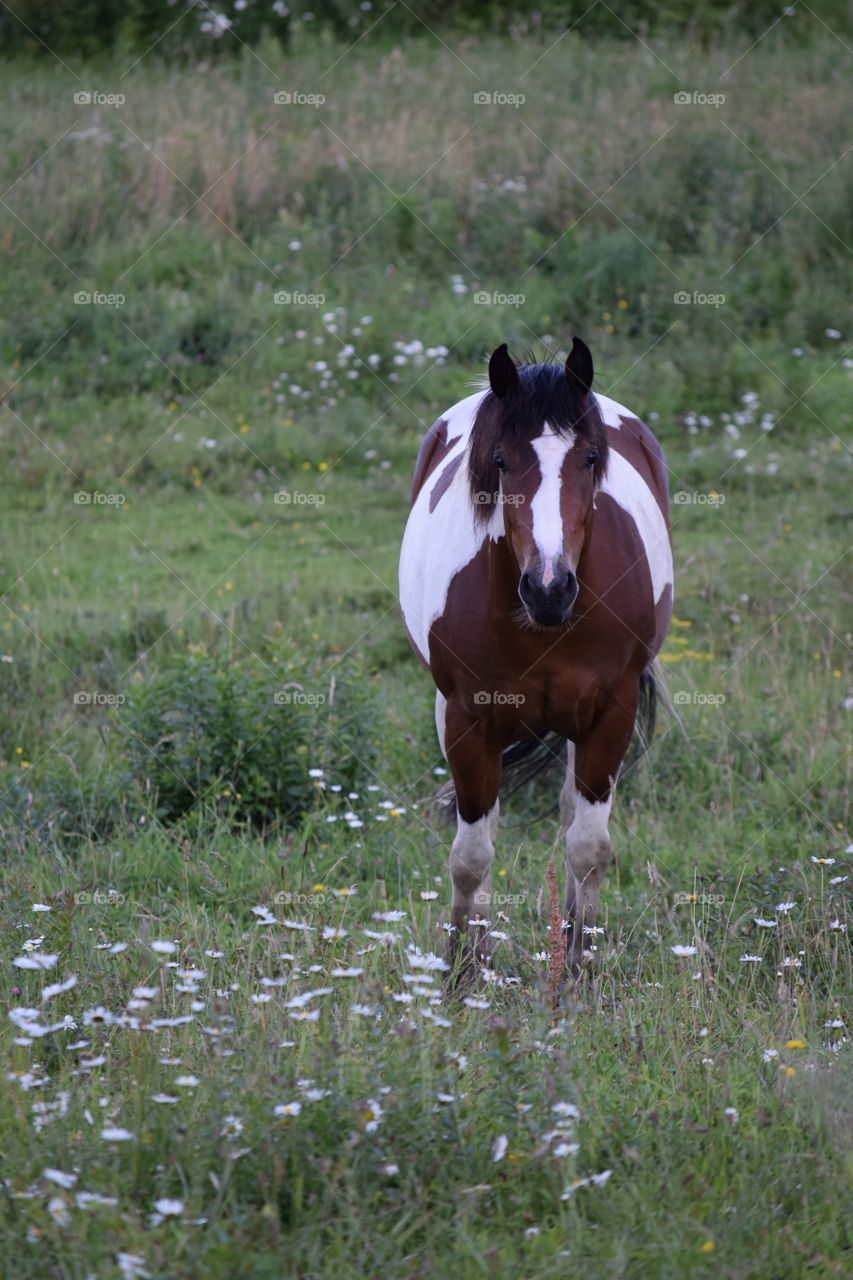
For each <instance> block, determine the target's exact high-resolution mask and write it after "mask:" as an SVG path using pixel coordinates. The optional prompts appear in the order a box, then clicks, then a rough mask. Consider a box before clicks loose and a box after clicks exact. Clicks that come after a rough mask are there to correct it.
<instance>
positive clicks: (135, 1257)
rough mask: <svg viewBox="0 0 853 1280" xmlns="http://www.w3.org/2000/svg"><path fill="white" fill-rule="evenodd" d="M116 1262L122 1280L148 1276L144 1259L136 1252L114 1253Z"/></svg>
mask: <svg viewBox="0 0 853 1280" xmlns="http://www.w3.org/2000/svg"><path fill="white" fill-rule="evenodd" d="M116 1263H117V1265H118V1269H119V1271H120V1272H121V1277H122V1280H146V1277H147V1276H148V1272H147V1271H146V1270H145V1259H144V1258H140V1256H139V1254H138V1253H119V1254H117V1255H116Z"/></svg>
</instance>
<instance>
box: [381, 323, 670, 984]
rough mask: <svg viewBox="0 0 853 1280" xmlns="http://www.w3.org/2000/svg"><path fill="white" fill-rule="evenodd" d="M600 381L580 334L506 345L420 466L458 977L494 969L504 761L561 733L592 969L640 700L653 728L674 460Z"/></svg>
mask: <svg viewBox="0 0 853 1280" xmlns="http://www.w3.org/2000/svg"><path fill="white" fill-rule="evenodd" d="M593 376H594V371H593V360H592V355H591V353H590V351H589V348H588V347H587V346H586V344H585V343H584V342H583V341H582V340H581V339H580V338H574V339H573V341H572V348H571V351H570V352H569V354H568V357H567V358H566V360H565V364H554V363H541V364H536V363H517V362H516V361H515V360H514V359H513V358H512V357H511V356H510V354H509V351H508V349H507V345H506V343H503V344H502V345H501V346H499V347H498V348H497V350H495V351H494V352H493V353H492V356H491V358H490V360H489V365H488V385H486V384H485V382H484V383H483V384H482V385H481V388H480V389H479V390H478V391H477V392H475V393H474V394H472V395H468V396H467V397H466V398H464V399H462V400H460V401H459V402H458V403H457V404H455V405H454V406H453V408H451V409H450V410H449V411H448V412H447V413H445V414H443V415H442V416H441V417H440V418H439V419H438V421H437V422H436V423H435V424H434V425H433V426H432V427H431V428H430V430H429V431H428V432H427V434H426V436H425V438H424V440H423V442H422V444H421V447H420V451H419V453H418V457H417V462H416V465H415V472H414V479H413V484H412V496H411V508H410V512H409V516H408V521H407V523H406V528H405V533H404V536H403V542H402V548H401V553H400V579H399V584H400V604H401V608H402V614H403V621H404V623H405V627H406V630H407V632H408V635H409V639H410V642H411V645H412V647H413V649H414V651H415V653H416V655H417V656H418V658H419V659H420V660H421V662H422V663H423V664H424V665H425V666H426V667H427V668H428V670H429V672H430V674H431V676H432V679H433V682H434V684H435V686H436V699H435V721H436V730H437V733H438V739H439V744H440V746H441V750H442V753H443V755H444V757H445V759H446V761H447V763H448V766H449V770H450V774H451V776H452V782H453V789H454V791H455V800H456V834H455V837H454V839H453V843H452V847H451V851H450V878H451V883H452V899H451V920H450V933H451V939H452V943H451V950H452V954H453V957H454V960H455V962H456V971H457V973H460V972H468V973H471V972H473V971H476V968H477V966H478V965H488V963H489V954H488V932H489V927H490V921H489V918H488V917H489V908H490V901H491V865H492V860H493V858H494V852H495V838H496V835H497V826H498V814H499V807H500V802H499V791H500V787H501V777H502V771H503V769H504V767H505V766H506V765H508V764H517V763H518V762H519V760H520V759H522V758H524V757H529V756H530V755H531V754H532V753H533V752H535V751H539V752H541V751H543V749H544V750H546V751H547V752H550V751H551V750H553V748H552V747H551V745H550V744H552V743H554V742H556V741H558V740H559V741H560V745H561V747H562V743H563V741H564V742H565V744H566V749H567V756H568V759H567V764H566V772H565V779H564V781H563V784H562V789H561V792H560V798H559V818H560V831H561V838H562V841H563V842H564V845H565V881H566V888H565V922H564V930H565V934H566V961H567V965H568V968H569V970H570V972H571V973H572V974H573V975H574V976H575V977H576V978H577V977H579V976H580V975H581V973H582V970H583V967H584V961H585V959H586V958H588V954H589V953H588V952H587V951H586V949H585V947H584V937H585V934H589V933H591V932H594V930H595V921H596V915H597V910H598V902H599V893H600V890H601V885H602V881H603V879H604V877H605V874H606V871H607V867H608V864H609V862H610V857H611V839H610V834H609V820H610V813H611V807H612V803H613V792H614V787H615V785H616V779H617V777H618V774H619V770H620V766H621V764H622V762H623V759H624V756H625V754H626V750H627V748H628V746H629V742H630V740H631V738H632V734H633V732H634V729H635V722H636V721H637V718H638V709H642V708H643V707H644V708H645V710H646V713H647V714H646V727H647V731H648V732H651V731H653V728H654V707H655V678H654V669H653V663H654V660H655V656H656V654H657V653H658V652H659V650H660V648H661V645H662V644H663V641H664V638H665V636H666V633H667V630H668V628H669V625H670V619H671V616H672V599H673V586H674V576H673V561H672V543H671V534H670V526H669V515H668V484H667V469H666V462H665V459H664V455H663V452H662V450H661V447H660V445H659V444H658V442H657V440H656V439H655V436H654V435H653V433H652V432H651V431H650V429H649V428H648V427H647V426H646V425H645V424H644V423H643V422H642V421H641V420H640V419H639V418H638V417H637V416H636V415H635V414H633V413H632V412H631V411H630V410H628V409H626V408H625V407H624V406H623V405H621V404H619V403H618V402H616V401H614V400H611V399H609V398H608V397H606V396H603V395H599V394H596V393H595V392H593V390H592V383H593Z"/></svg>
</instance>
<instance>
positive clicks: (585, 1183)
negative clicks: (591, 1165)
mask: <svg viewBox="0 0 853 1280" xmlns="http://www.w3.org/2000/svg"><path fill="white" fill-rule="evenodd" d="M612 1172H613V1170H612V1169H605V1170H603V1172H602V1173H594V1174H592V1175H591V1177H589V1178H576V1179H575V1181H574V1182H573V1183H571V1184H570V1185H569V1186H568V1187H566V1189H565V1191H564V1192H563V1194H562V1195H561V1196H560V1199H561V1200H569V1199H571V1197H572V1196H573V1195H574V1193H575V1192H576V1191H577V1190H578V1189H579V1188H580V1187H603V1186H604V1185H605V1183H606V1182H608V1180H609V1179H610V1176H611V1174H612Z"/></svg>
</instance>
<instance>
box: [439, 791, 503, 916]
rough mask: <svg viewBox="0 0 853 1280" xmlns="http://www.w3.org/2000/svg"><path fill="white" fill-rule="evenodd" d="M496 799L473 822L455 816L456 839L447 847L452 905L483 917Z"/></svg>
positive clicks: (486, 905)
mask: <svg viewBox="0 0 853 1280" xmlns="http://www.w3.org/2000/svg"><path fill="white" fill-rule="evenodd" d="M499 810H500V803H499V801H497V800H496V801H495V803H494V805H493V806H492V808H491V809H490V810H489V812H488V813H487V814H486V815H485V817H482V818H479V819H478V820H477V821H476V822H466V821H465V820H464V818H462V817H459V816H457V819H456V839H455V840H454V841H453V846H452V848H451V850H450V878H451V880H452V882H453V907H454V908H455V909H456V910H464V911H467V912H469V913H470V914H471V915H473V914H474V913H476V912H479V914H480V915H481V916H483V917H484V918H485V917H486V916H487V913H488V909H489V900H490V897H491V877H490V872H491V868H492V859H493V858H494V856H495V844H494V840H495V835H496V834H497V828H498V813H499Z"/></svg>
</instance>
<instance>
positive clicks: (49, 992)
mask: <svg viewBox="0 0 853 1280" xmlns="http://www.w3.org/2000/svg"><path fill="white" fill-rule="evenodd" d="M829 927H830V929H831V928H832V927H833V926H832V925H830V926H829ZM76 986H77V975H76V973H72V975H71V977H70V978H66V979H65V981H64V982H53V983H51V984H50V985H49V986H47V987H45V989H44V991H43V992H42V993H41V1002H42V1004H47V1002H48V1000H52V999H53V997H54V996H58V995H60V994H61V993H62V992H63V991H70V990H71V988H72V987H76Z"/></svg>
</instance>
